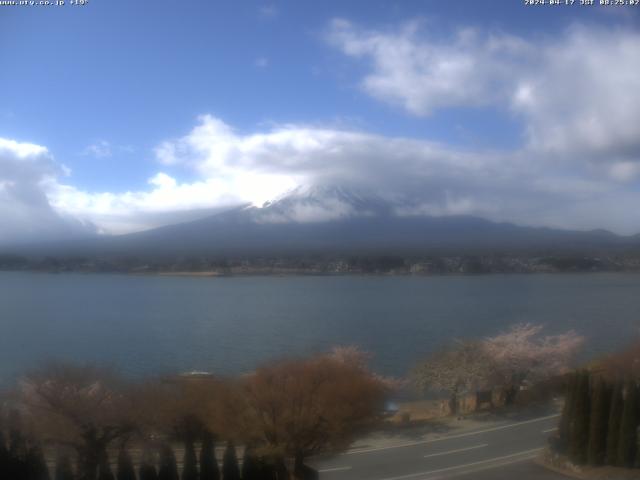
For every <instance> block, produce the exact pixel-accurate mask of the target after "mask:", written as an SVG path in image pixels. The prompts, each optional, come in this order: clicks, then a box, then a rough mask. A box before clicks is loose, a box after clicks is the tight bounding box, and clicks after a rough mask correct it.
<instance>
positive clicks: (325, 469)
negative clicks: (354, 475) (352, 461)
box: [318, 467, 351, 473]
mask: <svg viewBox="0 0 640 480" xmlns="http://www.w3.org/2000/svg"><path fill="white" fill-rule="evenodd" d="M346 470H351V467H334V468H323V469H322V470H318V472H319V473H328V472H344V471H346Z"/></svg>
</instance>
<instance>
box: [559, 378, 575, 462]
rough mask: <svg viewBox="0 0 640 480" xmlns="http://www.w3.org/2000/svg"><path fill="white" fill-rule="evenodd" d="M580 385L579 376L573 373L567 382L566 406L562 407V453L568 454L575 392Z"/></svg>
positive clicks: (560, 447) (560, 430) (560, 433)
mask: <svg viewBox="0 0 640 480" xmlns="http://www.w3.org/2000/svg"><path fill="white" fill-rule="evenodd" d="M577 383H578V374H577V373H573V374H572V375H571V376H569V378H568V381H567V390H566V394H565V397H564V406H563V407H562V416H561V417H560V424H559V425H558V437H559V439H560V442H559V445H558V446H559V449H560V451H561V452H562V453H566V452H567V449H568V445H569V433H570V425H571V423H572V421H573V407H574V404H575V396H576V395H575V390H576V386H577Z"/></svg>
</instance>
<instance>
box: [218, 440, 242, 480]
mask: <svg viewBox="0 0 640 480" xmlns="http://www.w3.org/2000/svg"><path fill="white" fill-rule="evenodd" d="M222 478H223V479H224V480H240V469H239V468H238V457H237V456H236V448H235V446H234V445H233V442H231V441H229V442H227V448H226V449H225V450H224V457H223V459H222Z"/></svg>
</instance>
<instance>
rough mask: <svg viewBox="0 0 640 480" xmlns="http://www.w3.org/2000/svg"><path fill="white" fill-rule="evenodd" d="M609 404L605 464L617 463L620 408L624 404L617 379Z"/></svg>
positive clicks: (620, 418) (620, 386)
mask: <svg viewBox="0 0 640 480" xmlns="http://www.w3.org/2000/svg"><path fill="white" fill-rule="evenodd" d="M609 404H610V405H609V420H608V422H607V456H606V459H605V463H606V464H607V465H616V464H617V463H618V442H619V440H620V424H621V422H622V408H623V406H624V403H623V399H622V382H620V381H617V382H616V383H615V385H614V386H613V391H612V392H611V401H610V402H609Z"/></svg>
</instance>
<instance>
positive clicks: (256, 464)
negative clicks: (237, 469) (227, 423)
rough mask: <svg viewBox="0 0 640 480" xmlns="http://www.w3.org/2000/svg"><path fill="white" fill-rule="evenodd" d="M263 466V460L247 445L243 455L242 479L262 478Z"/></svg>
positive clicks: (254, 479)
mask: <svg viewBox="0 0 640 480" xmlns="http://www.w3.org/2000/svg"><path fill="white" fill-rule="evenodd" d="M261 467H262V465H261V462H260V460H259V459H258V458H256V455H255V452H254V451H253V449H252V448H251V447H246V448H245V449H244V455H243V456H242V480H261V478H262V471H261Z"/></svg>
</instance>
